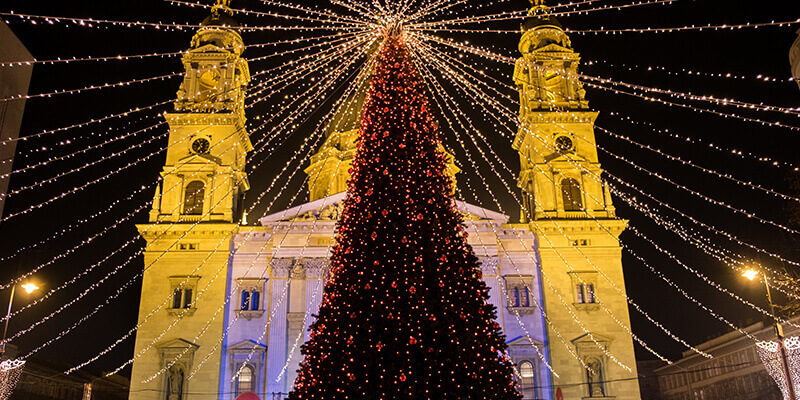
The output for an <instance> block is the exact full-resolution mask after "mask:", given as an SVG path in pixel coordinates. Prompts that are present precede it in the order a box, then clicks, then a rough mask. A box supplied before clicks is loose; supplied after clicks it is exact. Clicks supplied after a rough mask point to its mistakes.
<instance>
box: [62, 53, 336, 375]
mask: <svg viewBox="0 0 800 400" xmlns="http://www.w3.org/2000/svg"><path fill="white" fill-rule="evenodd" d="M335 61H336V59H335V58H334V59H333V60H332V62H335ZM336 72H339V71H338V69H337V70H334V71H333V72H331V73H330V74H334V73H336ZM322 82H328V83H327V85H331V82H335V79H331V80H327V81H326V80H320V83H322ZM319 93H321V92H318V94H317V95H316V96H312V97H311V99H312V100H313V99H314V98H315V97H317V96H318V95H319ZM309 104H310V102H308V101H307V102H305V104H304V107H305V106H308V105H309ZM300 110H302V107H301V108H300V109H297V110H295V111H294V113H298V111H300ZM196 225H197V224H195V225H193V226H192V227H191V228H190V230H191V229H193V228H194V227H195V226H196ZM188 232H189V231H187V232H186V233H184V236H185V235H186V234H187V233H188ZM178 240H180V239H178ZM178 240H176V241H175V243H177V242H178ZM167 250H169V249H167ZM215 252H216V250H215ZM166 253H167V251H164V253H162V254H161V255H160V256H159V257H158V258H157V259H156V260H154V261H153V262H152V263H150V265H149V266H148V267H147V268H149V267H150V266H152V265H153V264H154V263H155V262H157V261H158V259H160V258H161V257H163V256H164V255H165V254H166ZM199 297H200V294H199V293H198V298H199ZM169 301H171V296H167V298H166V299H165V300H164V302H162V303H161V304H160V306H159V307H157V308H156V309H155V310H153V311H152V312H151V313H150V314H148V315H147V317H145V319H144V321H142V322H141V323H140V324H139V325H138V326H141V325H142V324H144V323H145V322H146V321H147V320H148V319H149V318H151V317H152V316H153V315H155V313H156V312H158V310H160V309H162V308H163V307H164V306H166V304H168V303H169ZM195 301H197V299H195ZM224 306H225V304H223V305H222V306H221V307H224ZM183 315H184V314H183V313H182V314H180V315H179V316H178V320H180V319H181V318H182V317H183ZM215 315H216V314H215ZM175 325H177V321H176V322H175V323H173V324H171V325H170V326H169V327H168V328H167V329H165V330H164V331H162V333H161V334H160V335H158V336H157V337H156V339H154V340H153V341H152V342H151V343H150V344H149V345H147V346H146V347H145V348H144V349H143V350H142V351H140V352H139V353H137V354H136V355H135V356H134V357H133V358H131V359H130V360H128V361H127V362H125V363H124V364H123V365H121V366H120V367H118V368H117V369H116V370H115V372H114V373H116V372H118V371H119V370H121V369H122V368H124V367H125V366H127V365H129V364H130V363H132V362H133V361H134V360H136V359H138V358H140V357H141V356H142V355H143V354H144V353H145V352H146V351H148V350H149V349H151V348H152V346H153V345H155V343H156V342H157V341H158V338H160V337H163V335H164V334H166V333H167V332H168V331H169V330H170V329H171V328H173V327H174V326H175ZM138 326H137V327H134V328H133V329H131V330H130V331H128V333H126V334H125V335H124V336H123V337H122V338H120V339H118V340H117V341H116V342H115V343H114V344H112V345H111V346H109V347H108V348H106V349H105V350H103V351H102V352H100V354H98V355H97V356H96V357H93V358H91V359H89V360H87V361H86V362H84V363H82V364H80V365H78V366H77V367H74V368H72V369H70V370H67V371H66V373H71V372H73V371H75V370H77V369H80V368H82V367H84V366H86V365H88V364H89V363H91V362H94V361H96V360H97V359H99V357H100V356H102V355H105V354H107V353H108V352H109V351H111V350H112V349H113V348H114V347H115V346H116V345H118V344H119V343H121V342H122V341H124V340H125V339H127V338H129V337H131V335H132V334H133V333H135V332H136V329H137V328H138Z"/></svg>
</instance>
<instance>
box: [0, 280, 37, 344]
mask: <svg viewBox="0 0 800 400" xmlns="http://www.w3.org/2000/svg"><path fill="white" fill-rule="evenodd" d="M20 287H21V288H22V290H24V291H25V293H27V294H31V293H33V292H35V291H37V290H39V286H36V284H35V283H30V282H28V283H25V284H22V285H20ZM16 289H17V285H16V284H14V285H11V296H10V297H9V299H8V312H6V323H5V327H4V328H3V341H2V345H0V357H2V356H3V355H4V354H5V353H6V335H7V334H8V321H9V320H11V306H12V305H13V304H14V292H16Z"/></svg>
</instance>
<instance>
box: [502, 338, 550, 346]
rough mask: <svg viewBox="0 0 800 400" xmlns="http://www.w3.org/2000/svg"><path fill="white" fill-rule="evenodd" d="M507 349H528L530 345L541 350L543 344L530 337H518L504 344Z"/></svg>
mask: <svg viewBox="0 0 800 400" xmlns="http://www.w3.org/2000/svg"><path fill="white" fill-rule="evenodd" d="M506 344H507V345H508V347H530V346H531V345H533V346H535V347H538V348H542V347H544V345H545V343H544V342H542V341H540V340H536V339H534V338H532V337H530V336H518V337H516V338H514V339H511V340H509V341H508V342H506Z"/></svg>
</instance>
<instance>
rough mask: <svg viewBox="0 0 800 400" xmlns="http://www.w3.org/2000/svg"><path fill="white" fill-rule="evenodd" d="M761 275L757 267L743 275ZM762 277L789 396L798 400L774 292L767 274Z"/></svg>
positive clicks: (748, 277)
mask: <svg viewBox="0 0 800 400" xmlns="http://www.w3.org/2000/svg"><path fill="white" fill-rule="evenodd" d="M758 275H759V271H758V270H756V269H752V268H750V269H748V270H746V271H745V272H744V273H743V274H742V276H744V277H745V278H747V279H749V280H751V281H752V280H754V279H755V278H756V277H757V276H758ZM761 277H762V278H763V279H764V286H765V287H766V288H767V301H768V302H769V307H770V311H771V312H772V319H773V321H775V335H776V336H777V337H778V349H779V350H780V352H781V364H782V366H783V373H784V374H786V383H787V386H788V387H789V396H790V397H791V398H792V400H797V396H795V394H794V393H795V392H794V382H793V381H792V371H791V369H790V368H789V361H788V360H787V357H786V346H785V345H784V343H783V327H781V324H780V323H779V322H778V316H777V314H775V303H773V302H772V293H771V292H770V290H769V280H768V279H767V275H766V274H764V273H763V272H761Z"/></svg>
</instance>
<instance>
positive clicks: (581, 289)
mask: <svg viewBox="0 0 800 400" xmlns="http://www.w3.org/2000/svg"><path fill="white" fill-rule="evenodd" d="M575 291H576V293H575V295H576V299H577V301H578V303H595V302H596V300H595V297H594V284H592V283H587V284H585V285H584V284H582V283H581V284H578V285H575Z"/></svg>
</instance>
